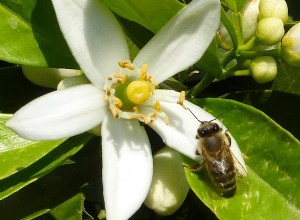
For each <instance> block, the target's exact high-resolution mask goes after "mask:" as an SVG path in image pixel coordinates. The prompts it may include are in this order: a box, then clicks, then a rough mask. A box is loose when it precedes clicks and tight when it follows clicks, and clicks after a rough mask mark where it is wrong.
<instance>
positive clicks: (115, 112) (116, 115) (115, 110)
mask: <svg viewBox="0 0 300 220" xmlns="http://www.w3.org/2000/svg"><path fill="white" fill-rule="evenodd" d="M109 108H110V111H111V112H112V114H113V116H114V118H115V119H118V118H120V109H119V108H118V107H116V106H113V105H111V106H109Z"/></svg>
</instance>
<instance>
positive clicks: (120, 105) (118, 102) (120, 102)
mask: <svg viewBox="0 0 300 220" xmlns="http://www.w3.org/2000/svg"><path fill="white" fill-rule="evenodd" d="M113 102H114V103H115V105H116V107H117V108H119V109H120V108H122V106H123V103H122V101H121V99H119V98H117V97H114V98H113Z"/></svg>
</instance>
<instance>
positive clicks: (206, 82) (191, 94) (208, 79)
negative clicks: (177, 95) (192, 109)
mask: <svg viewBox="0 0 300 220" xmlns="http://www.w3.org/2000/svg"><path fill="white" fill-rule="evenodd" d="M214 79H215V78H214V77H213V76H212V75H211V74H208V73H206V74H205V76H204V77H203V79H202V80H201V81H200V82H199V83H198V84H197V85H196V86H195V87H194V88H192V89H191V90H189V91H188V92H187V94H186V97H187V98H195V97H197V96H198V95H199V94H200V92H202V91H203V90H204V89H206V88H207V87H208V86H209V85H210V84H211V83H212V81H213V80H214Z"/></svg>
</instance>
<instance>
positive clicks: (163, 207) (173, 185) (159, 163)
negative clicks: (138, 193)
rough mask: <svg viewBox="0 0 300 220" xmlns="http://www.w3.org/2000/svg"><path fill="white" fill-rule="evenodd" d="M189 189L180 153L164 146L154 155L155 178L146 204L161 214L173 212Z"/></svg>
mask: <svg viewBox="0 0 300 220" xmlns="http://www.w3.org/2000/svg"><path fill="white" fill-rule="evenodd" d="M188 191H189V185H188V182H187V180H186V177H185V173H184V170H183V166H182V162H181V159H180V154H179V153H178V152H177V151H175V150H173V149H171V148H169V147H164V148H162V149H161V150H159V151H158V152H157V153H156V154H155V156H154V157H153V179H152V183H151V187H150V190H149V193H148V196H147V198H146V200H145V205H146V206H147V207H148V208H150V209H153V210H154V211H155V212H156V213H157V214H159V215H171V214H173V213H174V212H175V211H176V210H177V209H178V208H179V207H180V206H181V205H182V203H183V201H184V200H185V197H186V195H187V193H188Z"/></svg>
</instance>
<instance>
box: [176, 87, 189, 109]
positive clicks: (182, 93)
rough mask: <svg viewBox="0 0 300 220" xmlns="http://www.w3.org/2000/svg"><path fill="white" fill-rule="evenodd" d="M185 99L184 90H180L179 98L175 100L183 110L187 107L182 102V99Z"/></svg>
mask: <svg viewBox="0 0 300 220" xmlns="http://www.w3.org/2000/svg"><path fill="white" fill-rule="evenodd" d="M184 100H185V91H182V92H181V93H180V95H179V99H178V101H177V104H179V105H181V106H182V107H183V108H184V109H185V110H186V109H187V107H186V106H185V105H184V104H183V101H184Z"/></svg>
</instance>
